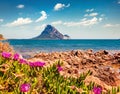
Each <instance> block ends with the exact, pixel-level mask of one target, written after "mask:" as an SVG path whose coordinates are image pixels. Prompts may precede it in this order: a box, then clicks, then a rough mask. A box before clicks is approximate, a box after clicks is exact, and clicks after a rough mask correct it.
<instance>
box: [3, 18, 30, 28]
mask: <svg viewBox="0 0 120 94" xmlns="http://www.w3.org/2000/svg"><path fill="white" fill-rule="evenodd" d="M30 23H32V20H31V19H30V18H18V19H17V20H15V21H13V22H11V23H8V24H6V25H5V26H8V27H14V26H21V25H25V24H30Z"/></svg>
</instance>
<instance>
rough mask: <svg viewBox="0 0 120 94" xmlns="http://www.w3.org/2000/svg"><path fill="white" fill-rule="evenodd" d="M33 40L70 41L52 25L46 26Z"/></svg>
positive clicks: (68, 37)
mask: <svg viewBox="0 0 120 94" xmlns="http://www.w3.org/2000/svg"><path fill="white" fill-rule="evenodd" d="M33 39H70V36H68V35H63V34H62V33H60V32H59V31H58V30H57V29H56V28H55V27H53V26H52V25H47V26H46V27H45V29H44V30H43V31H42V33H41V34H40V35H38V36H37V37H35V38H33Z"/></svg>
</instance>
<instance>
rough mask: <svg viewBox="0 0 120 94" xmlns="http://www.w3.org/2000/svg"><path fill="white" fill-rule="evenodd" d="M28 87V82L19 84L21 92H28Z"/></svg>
mask: <svg viewBox="0 0 120 94" xmlns="http://www.w3.org/2000/svg"><path fill="white" fill-rule="evenodd" d="M29 89H30V84H28V83H24V84H22V85H21V86H20V91H21V92H28V91H29Z"/></svg>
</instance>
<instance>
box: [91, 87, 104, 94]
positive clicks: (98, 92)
mask: <svg viewBox="0 0 120 94" xmlns="http://www.w3.org/2000/svg"><path fill="white" fill-rule="evenodd" d="M93 92H94V94H101V93H102V88H101V87H94V88H93Z"/></svg>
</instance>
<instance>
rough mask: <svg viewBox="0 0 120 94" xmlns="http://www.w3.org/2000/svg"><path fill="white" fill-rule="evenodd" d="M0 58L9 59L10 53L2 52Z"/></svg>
mask: <svg viewBox="0 0 120 94" xmlns="http://www.w3.org/2000/svg"><path fill="white" fill-rule="evenodd" d="M2 57H4V58H10V57H11V53H8V52H2Z"/></svg>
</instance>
